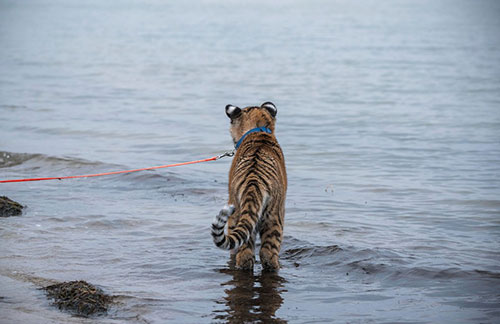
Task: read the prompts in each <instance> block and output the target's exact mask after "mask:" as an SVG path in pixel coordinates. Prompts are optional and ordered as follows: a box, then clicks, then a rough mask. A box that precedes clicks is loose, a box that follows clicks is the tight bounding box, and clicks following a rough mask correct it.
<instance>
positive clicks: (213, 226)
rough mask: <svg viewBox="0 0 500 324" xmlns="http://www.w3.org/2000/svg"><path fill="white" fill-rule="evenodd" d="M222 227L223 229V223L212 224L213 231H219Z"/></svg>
mask: <svg viewBox="0 0 500 324" xmlns="http://www.w3.org/2000/svg"><path fill="white" fill-rule="evenodd" d="M223 229H224V225H222V226H217V225H216V224H212V230H214V231H221V230H223Z"/></svg>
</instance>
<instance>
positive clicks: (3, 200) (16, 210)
mask: <svg viewBox="0 0 500 324" xmlns="http://www.w3.org/2000/svg"><path fill="white" fill-rule="evenodd" d="M22 212H23V206H22V205H21V204H19V203H17V202H15V201H14V200H11V199H9V198H8V197H5V196H1V197H0V217H10V216H19V215H21V213H22Z"/></svg>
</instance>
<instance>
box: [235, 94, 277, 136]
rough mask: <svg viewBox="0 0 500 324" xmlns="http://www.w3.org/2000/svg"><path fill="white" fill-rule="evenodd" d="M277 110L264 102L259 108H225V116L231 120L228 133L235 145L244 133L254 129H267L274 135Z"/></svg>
mask: <svg viewBox="0 0 500 324" xmlns="http://www.w3.org/2000/svg"><path fill="white" fill-rule="evenodd" d="M277 112H278V110H277V109H276V106H275V105H274V104H273V103H272V102H269V101H268V102H264V103H263V104H262V105H260V107H257V106H250V107H246V108H243V109H241V108H239V107H236V106H233V105H227V106H226V115H227V116H228V117H229V118H230V119H231V127H230V129H229V130H230V132H231V136H232V138H233V141H234V143H236V142H237V141H238V140H239V139H240V138H241V137H242V136H243V134H245V133H246V132H248V131H249V130H251V129H253V128H256V127H267V128H269V129H270V130H271V131H272V132H273V133H274V124H275V121H276V114H277Z"/></svg>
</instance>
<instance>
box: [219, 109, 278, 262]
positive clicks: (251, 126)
mask: <svg viewBox="0 0 500 324" xmlns="http://www.w3.org/2000/svg"><path fill="white" fill-rule="evenodd" d="M276 113H277V109H276V106H275V105H274V104H273V103H271V102H265V103H263V104H262V105H261V106H260V107H246V108H244V109H240V108H238V107H235V106H232V105H227V106H226V114H227V116H228V117H229V118H230V119H231V126H230V132H231V136H232V138H233V141H234V144H235V149H236V153H235V156H234V159H233V162H232V165H231V169H230V170H229V200H228V204H227V205H226V206H224V208H222V210H221V211H220V212H219V214H218V215H217V216H216V217H215V219H214V221H213V223H212V237H213V240H214V243H215V245H216V246H218V247H219V248H221V249H224V250H231V255H232V256H234V255H235V261H236V267H237V268H239V269H253V266H254V263H255V256H254V248H255V239H256V234H257V233H258V234H259V235H260V239H261V247H260V253H259V255H260V262H261V264H262V267H263V269H264V270H270V271H275V270H278V269H279V266H280V265H279V256H278V254H279V251H280V247H281V242H282V240H283V225H284V218H285V196H286V189H287V177H286V169H285V158H284V156H283V152H282V151H281V147H280V146H279V144H278V141H277V140H276V137H275V136H274V125H275V117H276ZM226 223H227V224H228V229H227V234H225V233H224V227H225V226H226Z"/></svg>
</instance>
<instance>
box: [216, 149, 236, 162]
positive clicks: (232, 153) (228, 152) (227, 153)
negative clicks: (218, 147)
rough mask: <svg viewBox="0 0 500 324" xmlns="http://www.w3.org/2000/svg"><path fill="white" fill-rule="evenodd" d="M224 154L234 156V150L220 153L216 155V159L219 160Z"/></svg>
mask: <svg viewBox="0 0 500 324" xmlns="http://www.w3.org/2000/svg"><path fill="white" fill-rule="evenodd" d="M226 156H229V157H231V156H234V150H232V151H227V152H224V153H222V154H221V155H219V156H217V160H220V159H222V158H223V157H226Z"/></svg>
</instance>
